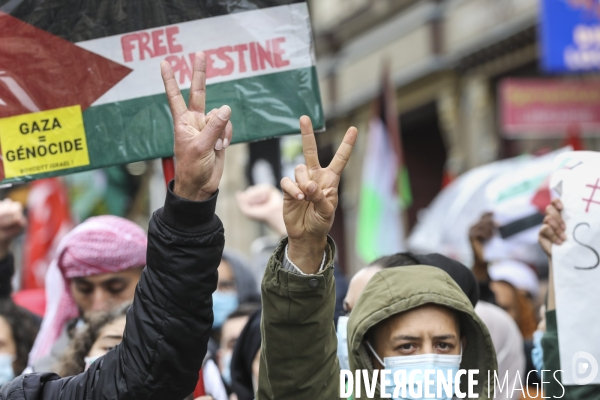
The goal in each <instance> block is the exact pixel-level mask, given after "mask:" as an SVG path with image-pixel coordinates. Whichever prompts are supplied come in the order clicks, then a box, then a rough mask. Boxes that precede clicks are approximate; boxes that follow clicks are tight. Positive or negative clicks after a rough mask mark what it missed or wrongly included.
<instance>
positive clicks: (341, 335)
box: [337, 316, 350, 369]
mask: <svg viewBox="0 0 600 400" xmlns="http://www.w3.org/2000/svg"><path fill="white" fill-rule="evenodd" d="M349 318H350V317H347V316H342V317H339V318H338V323H337V343H338V347H337V357H338V360H339V361H340V369H350V361H349V360H348V319H349Z"/></svg>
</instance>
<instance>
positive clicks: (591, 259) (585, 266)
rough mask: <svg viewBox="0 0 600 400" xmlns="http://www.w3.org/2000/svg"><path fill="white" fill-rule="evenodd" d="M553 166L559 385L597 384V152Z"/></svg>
mask: <svg viewBox="0 0 600 400" xmlns="http://www.w3.org/2000/svg"><path fill="white" fill-rule="evenodd" d="M555 168H556V171H555V172H554V173H553V175H552V179H551V181H550V187H551V188H552V190H553V194H554V195H555V196H558V197H559V198H560V199H561V201H562V203H563V205H564V210H563V212H562V217H563V219H564V222H565V224H566V227H567V228H566V232H565V233H566V235H567V240H566V241H565V242H564V243H563V244H562V245H560V246H556V245H554V246H552V264H553V271H554V291H555V295H556V318H557V323H558V342H559V350H560V362H561V370H563V373H562V383H563V384H565V385H575V384H578V385H583V384H600V374H599V373H598V362H599V361H600V342H598V338H599V337H600V321H599V320H598V318H596V316H597V315H598V304H600V290H598V285H599V283H600V172H599V171H600V153H597V152H583V151H580V152H569V153H565V154H561V155H559V156H558V157H557V158H556V160H555ZM584 327H585V329H583V328H584Z"/></svg>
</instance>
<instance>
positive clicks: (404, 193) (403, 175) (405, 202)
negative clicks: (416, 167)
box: [398, 166, 413, 210]
mask: <svg viewBox="0 0 600 400" xmlns="http://www.w3.org/2000/svg"><path fill="white" fill-rule="evenodd" d="M398 191H399V192H400V193H399V197H400V202H401V203H402V209H403V210H406V209H407V208H408V207H410V206H411V205H412V202H413V197H412V190H411V189H410V178H409V176H408V168H406V166H404V167H402V170H401V171H400V173H399V174H398Z"/></svg>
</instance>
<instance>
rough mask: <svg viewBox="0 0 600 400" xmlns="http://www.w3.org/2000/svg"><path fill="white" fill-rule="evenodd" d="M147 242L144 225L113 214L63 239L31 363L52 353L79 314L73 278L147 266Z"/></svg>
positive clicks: (50, 276) (48, 282) (88, 222)
mask: <svg viewBox="0 0 600 400" xmlns="http://www.w3.org/2000/svg"><path fill="white" fill-rule="evenodd" d="M147 245H148V239H147V237H146V233H145V232H144V230H143V229H142V228H140V227H139V226H138V225H136V224H134V223H133V222H131V221H129V220H126V219H124V218H121V217H116V216H113V215H104V216H100V217H93V218H89V219H87V220H86V221H85V222H84V223H82V224H80V225H79V226H77V227H76V228H75V229H73V230H72V231H71V232H69V233H68V234H67V235H66V236H65V237H64V238H63V239H62V240H61V242H60V244H59V246H58V250H57V252H56V255H55V257H54V259H53V260H52V264H51V265H50V267H49V268H48V272H47V273H46V313H45V316H44V320H43V321H42V326H41V329H40V332H39V334H38V336H37V338H36V339H35V343H34V345H33V349H32V350H31V353H30V354H29V365H33V364H34V363H35V362H36V361H38V360H39V359H41V358H43V357H45V356H47V355H48V354H50V350H51V349H52V346H53V345H54V343H56V341H57V340H58V338H59V336H60V335H61V333H62V331H63V327H64V325H65V323H66V322H67V321H68V320H70V319H72V318H75V317H77V316H79V310H78V308H77V304H76V303H75V300H74V299H73V296H72V294H71V291H70V290H69V281H70V280H71V279H72V278H77V277H84V276H93V275H100V274H106V273H113V272H119V271H123V270H126V269H128V268H133V267H141V266H144V265H146V247H147Z"/></svg>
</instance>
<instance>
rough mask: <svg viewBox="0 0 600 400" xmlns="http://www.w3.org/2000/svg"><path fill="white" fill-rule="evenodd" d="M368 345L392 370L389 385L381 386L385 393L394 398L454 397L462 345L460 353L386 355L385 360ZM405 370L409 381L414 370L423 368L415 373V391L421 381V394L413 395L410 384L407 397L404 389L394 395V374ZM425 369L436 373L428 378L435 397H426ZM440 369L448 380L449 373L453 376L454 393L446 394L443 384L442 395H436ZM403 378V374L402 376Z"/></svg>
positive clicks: (443, 399) (431, 391)
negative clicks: (403, 391)
mask: <svg viewBox="0 0 600 400" xmlns="http://www.w3.org/2000/svg"><path fill="white" fill-rule="evenodd" d="M367 346H368V347H369V349H371V351H372V352H373V355H374V356H375V357H376V358H377V360H378V361H379V362H380V363H381V365H383V366H384V368H385V369H387V370H390V374H389V375H388V376H389V381H388V382H389V385H386V387H385V388H381V390H382V391H384V392H385V393H389V394H391V395H392V398H393V399H394V400H405V399H406V400H412V399H425V398H427V399H437V400H450V399H452V397H454V393H456V384H455V382H454V378H455V377H456V373H457V372H458V370H459V369H460V362H461V360H462V347H461V354H460V355H448V354H419V355H415V356H397V357H386V358H385V359H384V360H383V361H382V360H381V358H379V356H378V355H377V353H375V350H373V347H371V344H370V343H369V342H367ZM400 370H404V371H406V381H407V382H409V379H410V378H409V377H410V375H411V373H412V372H413V371H416V370H421V373H415V374H414V380H413V383H414V384H413V392H414V393H416V394H418V393H419V390H418V386H419V383H420V386H421V390H420V396H419V395H416V396H411V391H410V388H409V385H407V387H406V397H402V394H403V393H402V390H401V389H400V390H399V391H398V396H394V395H393V393H394V389H395V388H396V385H395V384H394V374H395V373H396V371H400ZM425 370H432V371H435V373H432V374H431V375H429V377H428V378H427V380H428V381H431V382H432V383H430V386H429V393H431V394H433V397H425V393H426V391H425ZM438 371H441V372H442V373H443V374H444V376H445V377H446V380H448V374H451V376H452V385H451V386H452V389H451V392H452V395H451V396H448V395H446V391H445V389H444V386H443V385H442V391H441V394H442V396H441V397H436V395H437V382H438ZM400 379H402V375H401V378H400Z"/></svg>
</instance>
